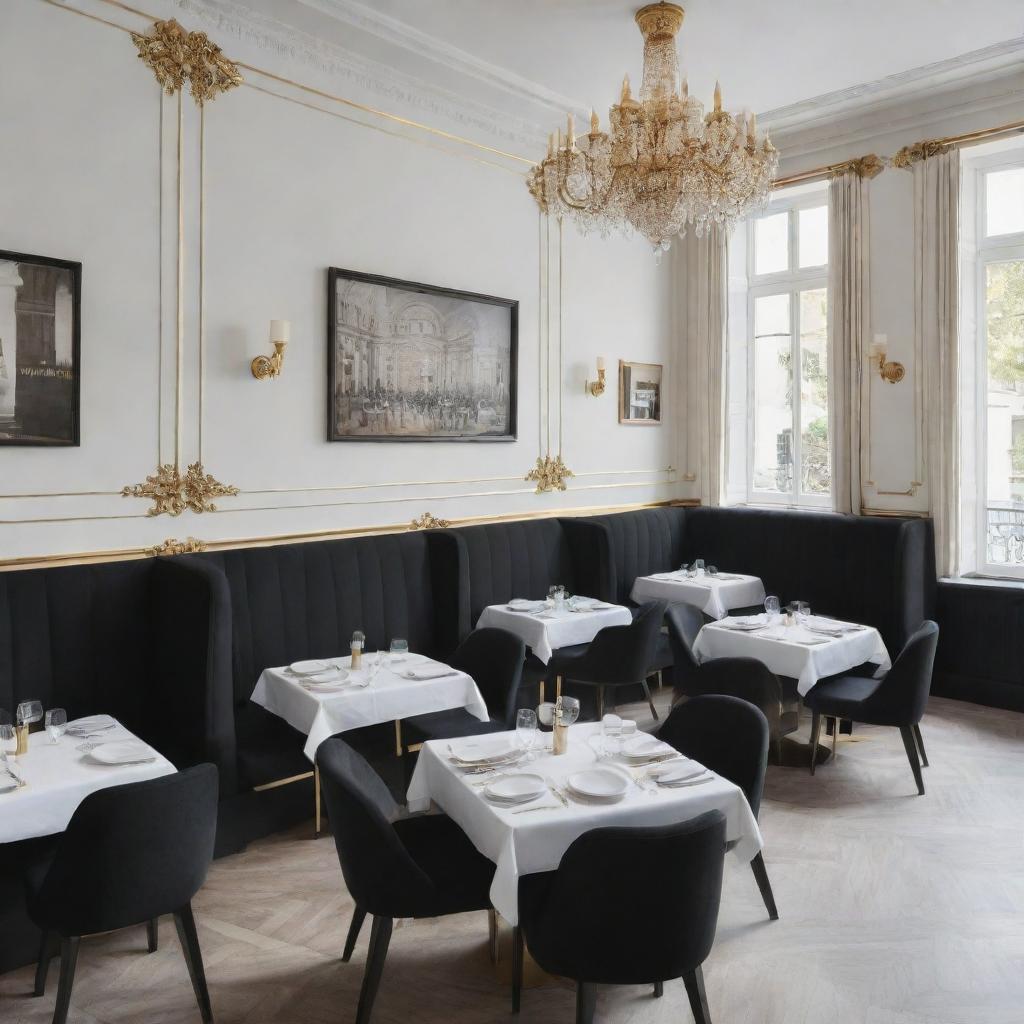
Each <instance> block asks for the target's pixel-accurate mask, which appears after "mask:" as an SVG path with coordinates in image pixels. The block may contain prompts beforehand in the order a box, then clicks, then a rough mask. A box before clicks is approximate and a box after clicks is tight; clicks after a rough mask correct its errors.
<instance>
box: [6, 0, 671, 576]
mask: <svg viewBox="0 0 1024 1024" xmlns="http://www.w3.org/2000/svg"><path fill="white" fill-rule="evenodd" d="M147 9H148V10H150V11H151V12H152V13H153V14H155V15H161V16H172V15H177V16H179V17H180V18H181V19H182V20H183V21H184V22H185V23H186V27H202V28H205V29H207V30H209V31H210V32H211V35H212V36H213V37H214V38H215V39H217V36H216V33H215V32H214V31H212V30H210V28H209V26H208V25H189V24H188V18H187V15H186V14H182V13H181V12H180V11H178V10H177V8H176V6H175V5H174V4H173V3H172V2H171V0H150V3H148V4H147ZM76 11H82V12H85V13H97V14H100V15H101V16H102V17H104V18H106V19H107V20H110V21H116V22H118V24H120V25H122V26H124V27H128V28H132V29H135V30H145V29H146V27H147V26H146V23H145V22H143V21H142V20H140V19H139V18H137V17H135V16H132V15H130V14H128V13H126V12H120V11H119V10H118V9H116V8H114V7H111V6H109V5H104V4H101V3H99V2H98V0H79V2H77V3H76V4H75V8H74V9H67V10H62V9H60V8H57V7H54V6H51V5H49V4H45V3H43V2H42V0H4V2H3V4H2V6H0V96H2V97H3V102H2V103H0V167H2V168H3V173H2V178H0V249H6V250H12V251H20V252H27V253H34V254H40V255H46V256H56V257H62V258H65V259H72V260H79V261H81V262H82V264H83V279H82V417H81V421H82V444H81V447H80V448H68V449H40V448H11V447H0V561H3V560H10V559H15V558H22V557H30V556H46V555H52V554H58V553H73V552H74V553H77V552H88V551H101V550H120V549H126V548H137V547H141V546H146V545H151V544H156V543H158V542H160V541H161V540H163V539H164V538H167V537H177V538H184V537H186V536H196V537H199V538H201V539H203V540H207V541H212V540H222V539H234V538H259V537H266V536H277V535H282V534H305V533H312V532H316V531H329V530H337V529H344V528H348V527H360V526H372V525H382V524H394V523H403V522H408V521H409V520H410V519H412V518H413V517H414V516H418V515H420V514H421V513H423V512H426V511H430V512H432V513H433V514H435V515H437V516H441V517H444V518H447V519H457V518H462V517H471V516H479V515H497V514H507V513H516V512H521V513H530V512H534V511H537V510H540V509H550V508H556V507H564V508H580V507H589V506H603V505H611V504H619V503H631V502H645V501H653V500H660V499H665V498H669V497H673V496H674V495H675V493H676V488H675V485H674V483H673V482H672V481H673V479H674V477H673V475H672V474H671V473H668V472H666V470H667V469H668V467H670V466H675V465H676V464H677V463H676V461H675V460H676V449H677V430H676V424H675V413H676V407H675V402H674V395H673V394H672V393H671V390H669V391H668V392H667V393H666V400H665V407H666V409H667V410H668V417H669V421H668V422H667V423H666V424H665V425H664V426H663V427H661V428H648V429H638V428H631V427H628V426H619V425H618V423H617V413H616V402H617V381H616V379H615V367H616V366H617V360H618V359H619V358H629V359H637V360H643V361H654V362H660V363H665V364H669V365H667V366H666V375H665V380H666V386H667V387H668V388H671V383H670V382H671V381H672V372H671V371H672V367H671V363H672V358H671V352H670V344H671V335H670V315H669V277H668V273H669V271H668V265H667V263H666V266H664V267H662V268H658V267H656V266H655V265H654V262H653V259H652V257H651V255H650V252H649V250H648V248H647V247H646V246H645V245H644V244H642V243H640V242H631V241H621V240H619V241H615V240H613V241H602V240H600V239H590V238H587V239H583V238H580V237H579V236H577V234H576V233H575V231H574V230H573V229H572V228H570V227H568V226H567V228H566V230H565V236H564V240H563V274H562V282H561V296H562V307H561V311H562V316H561V322H562V326H563V351H562V359H561V365H562V371H561V381H560V383H561V385H562V391H561V394H562V399H561V403H560V402H559V394H558V384H559V359H558V320H559V318H558V315H557V312H558V299H559V287H558V282H557V276H556V273H555V271H556V270H557V251H558V247H557V231H554V229H553V234H554V235H555V237H554V238H553V239H552V244H551V246H550V250H549V256H550V271H551V273H550V288H549V289H548V291H547V301H545V295H544V292H543V289H542V279H543V278H544V276H545V275H544V274H543V273H542V268H541V263H540V260H541V246H540V244H539V232H538V213H537V209H536V206H535V204H534V202H533V200H532V199H531V198H530V196H529V194H528V192H527V190H526V188H525V184H524V180H523V177H522V171H523V166H522V165H516V164H514V163H512V162H510V161H508V160H507V159H502V158H500V157H492V156H490V155H488V154H485V153H483V152H482V151H479V150H475V149H472V148H470V147H466V146H459V145H453V144H451V143H449V142H446V141H445V140H443V139H442V138H440V137H438V136H435V135H430V134H428V133H423V132H416V131H413V130H409V129H406V128H402V127H401V126H396V125H395V124H394V123H389V122H387V121H385V120H382V119H380V118H374V117H373V116H371V115H367V114H365V113H362V112H359V111H355V110H353V109H351V108H347V107H345V106H343V105H341V104H337V103H332V102H330V101H328V100H321V99H317V98H315V97H312V96H311V95H310V94H309V93H305V92H300V91H298V90H296V89H294V88H289V87H287V86H283V85H279V84H277V83H273V82H269V81H267V80H265V79H261V78H259V76H256V75H254V74H251V73H246V78H247V80H249V81H250V82H251V83H252V84H254V85H259V86H261V87H266V88H271V89H273V90H274V91H277V92H280V93H281V94H283V95H287V96H290V97H293V98H295V99H297V100H300V101H301V102H302V103H303V104H307V105H306V106H302V105H299V104H297V103H294V102H287V101H286V100H285V99H282V98H279V97H277V96H271V95H268V94H267V93H265V92H261V91H257V90H256V89H254V88H251V87H248V86H243V87H242V88H239V89H236V90H234V91H232V92H231V93H229V94H226V95H223V96H220V97H218V98H217V99H216V100H214V101H213V102H211V103H210V104H208V106H207V113H206V124H205V168H206V179H205V200H204V212H205V221H204V223H205V240H206V261H205V311H204V312H205V326H206V331H205V336H206V351H205V359H204V365H205V382H204V395H203V417H202V458H203V462H204V465H205V467H206V470H207V471H208V472H210V473H212V474H213V475H214V476H215V477H217V478H218V479H219V480H221V481H223V482H226V483H231V484H234V485H236V486H238V487H240V488H241V491H242V493H241V494H240V495H239V496H238V497H228V498H224V499H220V500H219V501H218V502H217V504H218V506H219V508H218V511H217V512H215V513H206V514H204V515H202V516H197V515H194V514H193V513H190V512H186V513H184V514H183V515H182V516H181V517H180V518H178V519H172V518H170V517H168V516H160V517H157V518H149V517H147V516H146V509H147V507H148V504H147V503H146V502H145V501H143V500H141V499H136V498H123V497H121V496H120V494H119V492H120V489H121V487H123V486H124V485H126V484H134V483H138V482H141V481H142V480H143V479H144V478H145V477H146V475H147V474H150V473H153V472H154V471H155V469H156V465H157V461H158V457H159V458H160V459H162V460H163V461H170V460H171V459H172V458H173V454H174V438H175V426H174V425H175V419H174V376H175V352H174V348H175V318H174V306H175V301H176V294H175V250H176V241H177V233H176V218H177V209H176V201H175V188H176V167H177V164H176V157H175V141H176V140H175V130H176V101H175V100H174V99H172V98H169V97H164V98H161V94H160V92H159V90H158V87H157V85H156V82H155V81H154V79H153V77H152V75H151V73H150V72H149V71H148V69H147V68H146V67H145V66H144V65H143V64H142V62H141V61H139V60H138V58H137V57H136V53H135V48H134V46H133V45H132V43H131V40H130V38H129V37H128V35H127V34H126V33H125V32H122V31H118V30H117V29H115V28H112V27H110V26H107V25H104V24H101V23H99V22H96V21H93V20H90V19H88V18H86V17H83V16H81V14H79V13H76ZM217 41H218V42H221V43H222V45H223V46H224V49H225V52H227V53H228V55H229V56H232V57H235V58H237V59H245V60H247V61H250V62H251V63H253V64H254V65H257V66H260V67H263V68H266V69H269V70H273V71H275V72H276V73H279V74H284V75H285V76H286V77H291V78H293V79H295V80H298V81H302V82H304V83H306V82H308V83H309V84H314V85H316V86H317V87H319V88H322V89H326V90H327V91H331V89H332V88H333V91H334V92H335V93H336V94H337V93H340V91H341V88H342V86H341V85H339V84H338V83H334V84H333V86H332V83H331V82H330V80H329V78H328V75H327V73H326V72H325V71H324V70H323V69H322V68H312V67H305V68H304V67H301V66H296V64H295V62H292V64H291V65H289V66H286V65H285V58H284V57H281V56H280V55H275V54H274V53H272V52H268V51H267V50H265V49H259V48H258V47H256V46H255V45H254V44H252V43H251V42H249V41H247V40H246V39H244V38H239V39H217ZM233 47H235V48H237V49H236V50H235V49H233ZM275 61H277V63H275ZM349 95H350V98H352V99H355V100H358V101H361V102H366V97H362V96H359V95H358V94H349ZM308 104H312V105H313V107H315V108H317V109H311V108H310V106H308ZM377 105H378V106H383V104H381V103H380V102H379V98H378V102H377ZM391 109H392V110H393V111H394V112H396V113H399V114H401V113H402V110H401V109H395V108H393V107H392V108H391ZM161 111H162V114H161ZM184 111H185V122H184V162H183V165H184V169H185V177H184V186H185V190H186V197H187V199H186V208H185V211H184V212H185V247H186V248H185V251H186V262H185V292H184V296H185V321H184V322H185V338H184V360H183V367H184V371H185V377H184V402H183V411H184V416H183V424H184V430H183V433H182V439H181V440H182V461H183V463H188V462H192V461H194V460H195V459H196V458H197V457H198V454H199V421H200V411H199V372H198V366H199V330H198V317H199V281H198V267H199V264H198V228H199V194H200V190H199V166H200V164H199V119H198V114H197V110H196V107H195V105H194V104H193V102H192V100H191V99H190V98H188V97H187V96H186V99H185V104H184ZM161 117H162V138H161ZM438 127H447V126H446V125H444V124H439V125H438ZM381 129H384V130H381ZM492 141H493V140H492ZM330 266H336V267H342V268H346V269H352V270H360V271H366V272H370V273H376V274H382V275H387V276H391V277H396V278H402V279H409V280H414V281H423V282H426V283H430V284H437V285H443V286H447V287H452V288H459V289H466V290H469V291H476V292H483V293H487V294H493V295H499V296H503V297H508V298H516V299H518V300H519V301H520V309H519V325H520V329H519V440H518V441H517V442H515V443H511V444H453V443H445V444H351V443H336V444H329V443H327V442H326V441H325V440H324V437H325V418H326V406H325V403H326V379H325V377H326V308H327V300H326V282H327V268H328V267H330ZM542 301H545V305H544V306H543V308H544V309H545V310H547V311H548V313H549V322H550V343H549V345H550V347H549V352H548V359H549V365H550V377H551V392H550V395H547V394H545V393H544V390H543V383H544V380H543V377H544V374H543V373H542V369H543V367H544V366H545V363H544V360H543V353H542V352H541V345H540V343H541V338H540V335H539V332H540V324H539V313H540V309H541V308H542V307H541V302H542ZM548 301H549V302H550V305H548V304H547V302H548ZM161 309H162V311H163V330H162V332H161V330H160V311H161ZM271 318H285V319H289V320H291V322H292V343H291V345H290V346H289V347H288V350H287V354H286V361H285V367H284V372H283V375H282V376H281V378H280V379H279V380H277V381H273V382H258V381H256V380H254V379H253V378H252V377H251V375H250V372H249V361H250V359H251V358H252V356H254V355H256V354H258V353H261V352H265V351H269V345H268V343H267V340H266V339H267V326H268V321H269V320H270V319H271ZM161 333H162V348H163V354H162V360H161V355H160V351H161ZM545 333H548V332H545ZM598 355H604V356H606V357H607V359H608V365H609V387H608V391H607V392H606V394H605V395H604V396H603V397H602V398H600V399H595V398H591V397H589V396H585V394H584V380H585V379H586V378H587V377H588V376H589V377H591V378H592V377H593V376H594V373H593V366H594V361H595V358H596V356H598ZM560 404H561V407H562V429H563V432H564V457H565V461H566V462H567V464H568V465H569V467H570V468H571V469H573V470H574V471H575V472H576V473H577V474H579V475H578V476H577V478H576V479H575V480H572V481H570V482H569V489H568V491H567V492H565V493H564V494H561V493H555V494H548V495H540V496H538V495H536V494H534V493H533V487H532V485H530V484H527V483H525V482H524V481H523V479H522V477H523V475H524V474H525V473H526V472H527V471H528V470H529V469H531V468H532V466H533V463H534V461H535V460H536V458H537V455H538V440H539V437H538V435H539V432H541V423H540V415H539V414H540V413H541V411H542V410H546V411H547V414H548V416H549V419H550V425H551V430H552V434H553V438H552V441H553V446H556V445H557V434H558V409H559V405H560ZM546 432H547V424H546V423H545V424H544V429H543V433H544V434H546ZM433 481H445V482H444V483H436V482H433ZM395 484H400V486H391V485H395ZM385 485H387V486H385ZM15 495H43V496H40V497H13V496H15Z"/></svg>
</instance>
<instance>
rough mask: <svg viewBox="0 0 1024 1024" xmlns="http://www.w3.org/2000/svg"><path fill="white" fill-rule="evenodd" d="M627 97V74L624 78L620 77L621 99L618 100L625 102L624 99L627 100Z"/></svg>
mask: <svg viewBox="0 0 1024 1024" xmlns="http://www.w3.org/2000/svg"><path fill="white" fill-rule="evenodd" d="M628 99H629V75H626V76H625V78H623V79H622V99H621V100H620V102H621V103H625V101H626V100H628Z"/></svg>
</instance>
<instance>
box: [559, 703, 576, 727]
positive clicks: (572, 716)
mask: <svg viewBox="0 0 1024 1024" xmlns="http://www.w3.org/2000/svg"><path fill="white" fill-rule="evenodd" d="M559 700H560V701H561V704H562V725H572V723H573V722H575V721H576V719H577V718H579V717H580V702H579V701H578V700H577V699H576V698H575V697H560V698H559Z"/></svg>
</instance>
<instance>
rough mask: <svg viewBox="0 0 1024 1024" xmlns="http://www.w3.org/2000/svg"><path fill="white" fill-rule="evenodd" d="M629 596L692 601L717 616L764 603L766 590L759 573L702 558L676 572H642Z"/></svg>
mask: <svg viewBox="0 0 1024 1024" xmlns="http://www.w3.org/2000/svg"><path fill="white" fill-rule="evenodd" d="M629 596H630V599H631V600H633V601H635V602H636V603H637V604H643V603H644V602H645V601H668V603H669V604H689V605H693V607H695V608H699V609H700V610H701V611H702V612H704V614H705V615H709V616H711V618H713V619H724V618H725V617H726V616H727V615H728V614H729V610H730V609H732V608H749V607H751V606H753V605H759V604H763V603H764V599H765V590H764V583H762V582H761V579H760V577H759V576H749V575H747V574H745V573H739V572H721V571H720V570H718V569H716V568H715V567H714V566H708V567H705V566H704V564H703V562H702V560H701V559H698V560H697V562H695V563H694V565H693V566H686V565H684V566H682V567H681V568H679V569H676V570H675V571H673V572H656V573H652V574H651V575H650V576H638V577H637V578H636V580H635V581H634V583H633V590H632V592H631V593H630V595H629Z"/></svg>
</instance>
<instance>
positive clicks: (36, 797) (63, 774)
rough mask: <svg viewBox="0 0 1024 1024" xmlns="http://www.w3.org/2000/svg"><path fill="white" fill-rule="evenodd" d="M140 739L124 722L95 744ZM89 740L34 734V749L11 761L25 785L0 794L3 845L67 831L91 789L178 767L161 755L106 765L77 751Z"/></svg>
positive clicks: (30, 746)
mask: <svg viewBox="0 0 1024 1024" xmlns="http://www.w3.org/2000/svg"><path fill="white" fill-rule="evenodd" d="M136 738H137V737H135V736H133V735H132V734H131V733H130V732H129V731H128V730H127V729H125V728H124V726H122V725H120V724H118V725H117V726H116V727H115V728H113V729H108V730H107V731H106V732H104V733H102V734H100V735H99V736H97V737H95V738H94V739H93V740H92V741H90V742H100V741H101V740H102V741H111V742H112V741H114V740H131V739H136ZM85 742H86V740H84V739H82V738H81V737H77V736H67V735H65V736H62V737H61V739H60V741H59V742H58V743H56V744H54V743H51V742H50V737H49V736H48V735H47V734H46V733H45V732H37V733H33V734H32V735H31V736H29V738H28V753H26V754H22V755H21V756H20V757H18V758H12V760H11V763H12V765H13V766H14V770H15V771H16V772H17V773H18V774H19V775H20V776H21V777H22V778H23V779H24V780H25V785H24V786H22V787H21V788H20V789H13V790H10V791H7V792H0V843H13V842H16V841H17V840H19V839H34V838H36V837H37V836H50V835H54V834H56V833H58V832H63V831H64V830H65V829H66V828H67V827H68V822H69V821H70V820H71V816H72V815H73V814H74V813H75V810H76V808H77V807H78V805H79V804H80V803H81V802H82V801H83V800H84V799H85V798H86V797H87V796H88V795H89V794H90V793H95V792H96V790H98V789H106V788H107V787H108V786H121V785H123V784H124V783H126V782H142V781H143V780H145V779H156V778H159V777H160V776H161V775H172V774H173V773H174V772H175V771H176V770H177V769H176V768H175V767H174V765H173V764H171V762H170V761H168V760H167V758H165V757H163V756H162V755H161V754H157V758H156V760H155V761H153V762H151V763H149V764H124V765H105V764H100V763H99V762H97V761H93V760H92V758H90V757H89V755H88V754H85V753H82V752H81V751H79V750H77V749H75V748H76V747H78V746H80V745H81V744H83V743H85ZM153 752H154V753H156V751H153ZM0 774H2V773H0ZM5 780H6V776H4V781H5Z"/></svg>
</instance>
